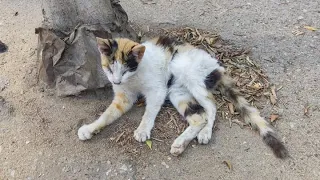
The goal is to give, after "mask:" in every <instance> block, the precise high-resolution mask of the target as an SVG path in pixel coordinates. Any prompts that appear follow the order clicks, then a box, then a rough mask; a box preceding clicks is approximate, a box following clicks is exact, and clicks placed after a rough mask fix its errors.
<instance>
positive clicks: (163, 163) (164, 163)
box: [161, 161, 169, 169]
mask: <svg viewBox="0 0 320 180" xmlns="http://www.w3.org/2000/svg"><path fill="white" fill-rule="evenodd" d="M161 164H162V165H164V166H165V167H166V168H167V169H168V168H169V166H168V165H167V164H166V162H164V161H162V163H161Z"/></svg>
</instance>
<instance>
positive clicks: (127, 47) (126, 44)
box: [114, 38, 138, 64]
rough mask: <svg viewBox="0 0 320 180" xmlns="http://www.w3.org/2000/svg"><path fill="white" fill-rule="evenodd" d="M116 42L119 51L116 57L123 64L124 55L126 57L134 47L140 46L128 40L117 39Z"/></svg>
mask: <svg viewBox="0 0 320 180" xmlns="http://www.w3.org/2000/svg"><path fill="white" fill-rule="evenodd" d="M115 41H117V43H118V49H117V51H116V52H115V54H114V57H115V59H116V60H118V61H120V62H121V63H122V64H123V63H125V60H124V59H123V56H122V53H123V54H124V55H125V56H126V55H127V54H128V53H129V52H130V51H131V49H132V48H133V47H134V46H136V45H138V43H136V42H134V41H131V40H130V39H126V38H119V39H115Z"/></svg>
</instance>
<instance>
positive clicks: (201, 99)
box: [188, 83, 217, 144]
mask: <svg viewBox="0 0 320 180" xmlns="http://www.w3.org/2000/svg"><path fill="white" fill-rule="evenodd" d="M188 90H189V91H190V92H191V94H192V95H193V97H194V98H195V99H196V101H197V102H198V103H199V104H200V105H201V106H202V107H203V108H204V110H205V112H206V114H207V119H208V121H207V123H206V125H205V126H204V127H203V128H202V129H201V131H200V132H199V134H198V135H197V138H198V142H199V143H200V144H208V143H209V141H210V140H211V138H212V128H213V125H214V121H215V119H216V112H217V109H216V105H215V103H214V97H213V95H212V92H211V91H208V90H207V89H206V88H205V87H203V86H201V85H200V84H197V83H194V84H192V85H191V86H188Z"/></svg>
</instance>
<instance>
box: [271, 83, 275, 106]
mask: <svg viewBox="0 0 320 180" xmlns="http://www.w3.org/2000/svg"><path fill="white" fill-rule="evenodd" d="M270 101H271V104H272V105H275V104H276V103H277V94H276V87H275V86H271V94H270Z"/></svg>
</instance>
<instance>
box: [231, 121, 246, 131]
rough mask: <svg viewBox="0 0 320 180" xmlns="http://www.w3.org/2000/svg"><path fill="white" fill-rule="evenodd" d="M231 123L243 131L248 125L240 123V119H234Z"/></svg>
mask: <svg viewBox="0 0 320 180" xmlns="http://www.w3.org/2000/svg"><path fill="white" fill-rule="evenodd" d="M231 123H235V124H237V125H239V126H240V128H241V129H243V128H244V126H246V125H247V124H246V123H244V122H242V121H239V119H233V120H231Z"/></svg>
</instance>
